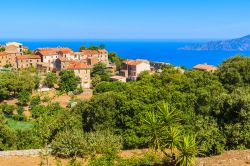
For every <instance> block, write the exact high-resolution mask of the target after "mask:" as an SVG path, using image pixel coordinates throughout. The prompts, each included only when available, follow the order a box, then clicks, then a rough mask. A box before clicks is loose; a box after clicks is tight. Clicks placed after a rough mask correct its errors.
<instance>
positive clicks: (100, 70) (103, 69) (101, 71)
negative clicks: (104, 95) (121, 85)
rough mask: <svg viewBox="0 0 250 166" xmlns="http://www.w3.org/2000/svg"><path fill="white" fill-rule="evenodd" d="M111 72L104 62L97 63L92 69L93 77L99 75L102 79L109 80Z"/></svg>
mask: <svg viewBox="0 0 250 166" xmlns="http://www.w3.org/2000/svg"><path fill="white" fill-rule="evenodd" d="M110 74H111V72H110V71H109V70H108V69H107V66H106V64H104V63H97V64H96V65H94V67H93V69H92V71H91V76H92V77H95V76H97V75H99V76H100V77H101V80H102V81H109V78H110Z"/></svg>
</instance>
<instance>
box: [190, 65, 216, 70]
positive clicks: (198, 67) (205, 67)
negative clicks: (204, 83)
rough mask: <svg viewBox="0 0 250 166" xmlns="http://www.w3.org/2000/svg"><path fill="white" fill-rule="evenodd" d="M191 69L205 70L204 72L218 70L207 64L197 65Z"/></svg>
mask: <svg viewBox="0 0 250 166" xmlns="http://www.w3.org/2000/svg"><path fill="white" fill-rule="evenodd" d="M193 69H197V70H206V71H215V70H218V68H217V67H215V66H212V65H207V64H198V65H196V66H194V67H193Z"/></svg>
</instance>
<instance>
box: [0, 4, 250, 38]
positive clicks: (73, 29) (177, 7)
mask: <svg viewBox="0 0 250 166" xmlns="http://www.w3.org/2000/svg"><path fill="white" fill-rule="evenodd" d="M249 7H250V1H249V0H10V1H9V0H8V1H7V0H5V1H1V10H0V15H1V24H0V39H3V38H28V39H225V38H234V37H240V36H244V35H247V34H250V12H249Z"/></svg>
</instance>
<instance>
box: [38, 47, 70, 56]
mask: <svg viewBox="0 0 250 166" xmlns="http://www.w3.org/2000/svg"><path fill="white" fill-rule="evenodd" d="M36 51H37V52H40V53H41V54H42V55H44V56H47V55H53V54H58V53H59V52H63V53H64V54H72V53H73V50H72V49H70V48H38V49H36Z"/></svg>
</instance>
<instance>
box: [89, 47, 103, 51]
mask: <svg viewBox="0 0 250 166" xmlns="http://www.w3.org/2000/svg"><path fill="white" fill-rule="evenodd" d="M99 49H101V48H100V47H99V46H90V47H89V50H99Z"/></svg>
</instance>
